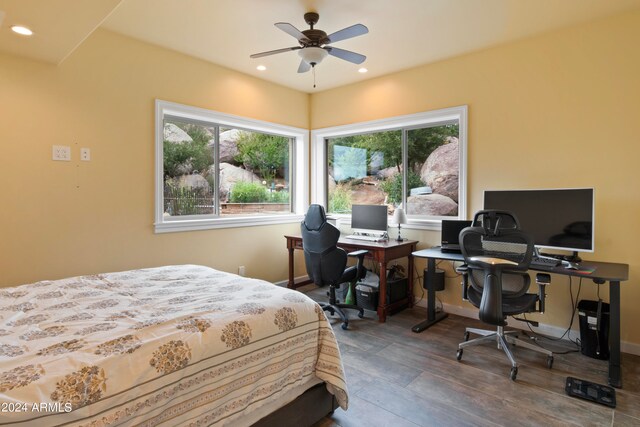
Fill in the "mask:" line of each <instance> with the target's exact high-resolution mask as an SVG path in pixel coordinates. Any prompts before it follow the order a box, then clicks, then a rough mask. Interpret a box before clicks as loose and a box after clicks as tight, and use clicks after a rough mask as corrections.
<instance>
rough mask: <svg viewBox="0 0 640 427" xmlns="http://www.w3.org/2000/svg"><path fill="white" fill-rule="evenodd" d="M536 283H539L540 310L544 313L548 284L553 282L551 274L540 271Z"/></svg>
mask: <svg viewBox="0 0 640 427" xmlns="http://www.w3.org/2000/svg"><path fill="white" fill-rule="evenodd" d="M536 284H537V285H538V301H539V303H538V311H539V312H540V313H544V308H545V303H544V300H545V296H546V295H547V293H546V287H547V285H550V284H551V275H550V274H547V273H538V274H536Z"/></svg>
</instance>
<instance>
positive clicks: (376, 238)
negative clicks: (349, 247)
mask: <svg viewBox="0 0 640 427" xmlns="http://www.w3.org/2000/svg"><path fill="white" fill-rule="evenodd" d="M345 238H347V239H354V240H366V241H367V242H384V241H386V240H387V238H386V237H380V236H365V235H362V234H350V235H348V236H345Z"/></svg>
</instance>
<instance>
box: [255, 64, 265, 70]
mask: <svg viewBox="0 0 640 427" xmlns="http://www.w3.org/2000/svg"><path fill="white" fill-rule="evenodd" d="M266 69H267V67H265V66H264V65H258V66H257V67H256V70H258V71H264V70H266Z"/></svg>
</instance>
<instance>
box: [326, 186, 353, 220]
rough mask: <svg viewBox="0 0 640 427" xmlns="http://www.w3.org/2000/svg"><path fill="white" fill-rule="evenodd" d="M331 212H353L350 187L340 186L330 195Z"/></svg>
mask: <svg viewBox="0 0 640 427" xmlns="http://www.w3.org/2000/svg"><path fill="white" fill-rule="evenodd" d="M329 212H331V213H350V212H351V192H350V188H349V186H348V185H344V184H339V185H337V186H336V188H335V189H334V190H333V191H331V192H330V193H329Z"/></svg>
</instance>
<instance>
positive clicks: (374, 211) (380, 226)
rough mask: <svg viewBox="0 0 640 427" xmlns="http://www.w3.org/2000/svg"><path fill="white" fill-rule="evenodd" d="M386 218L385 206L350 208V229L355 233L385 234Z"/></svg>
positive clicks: (354, 206)
mask: <svg viewBox="0 0 640 427" xmlns="http://www.w3.org/2000/svg"><path fill="white" fill-rule="evenodd" d="M387 218H388V211H387V206H386V205H353V206H351V228H352V229H353V231H354V232H356V233H376V234H380V233H386V232H387Z"/></svg>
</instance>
